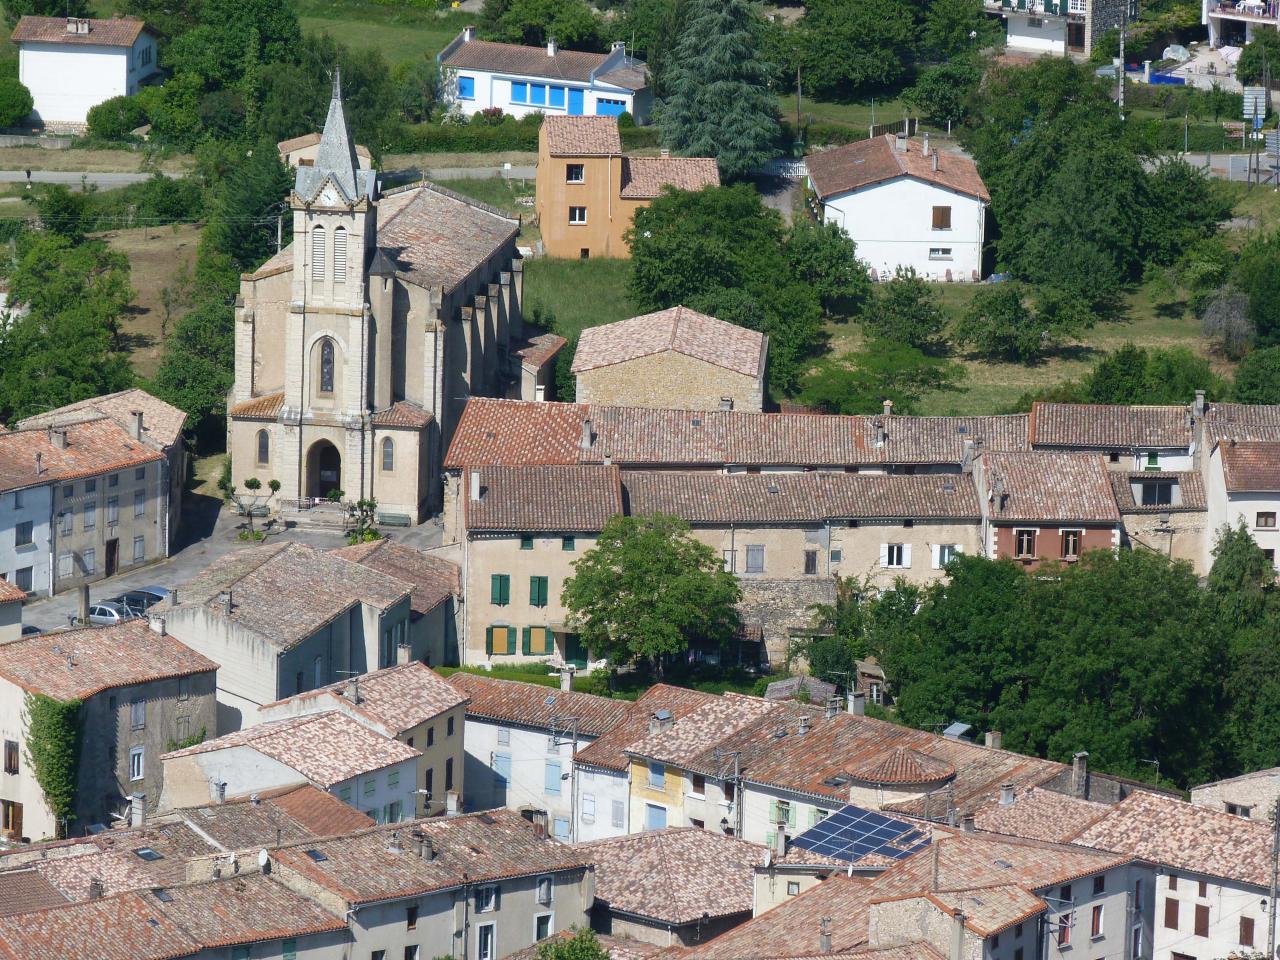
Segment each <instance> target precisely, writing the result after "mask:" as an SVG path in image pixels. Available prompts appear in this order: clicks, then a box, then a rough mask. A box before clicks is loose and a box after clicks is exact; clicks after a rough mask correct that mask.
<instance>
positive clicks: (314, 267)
mask: <svg viewBox="0 0 1280 960" xmlns="http://www.w3.org/2000/svg"><path fill="white" fill-rule="evenodd" d="M324 258H325V249H324V227H312V228H311V279H312V280H314V281H317V282H318V281H321V280H323V279H324Z"/></svg>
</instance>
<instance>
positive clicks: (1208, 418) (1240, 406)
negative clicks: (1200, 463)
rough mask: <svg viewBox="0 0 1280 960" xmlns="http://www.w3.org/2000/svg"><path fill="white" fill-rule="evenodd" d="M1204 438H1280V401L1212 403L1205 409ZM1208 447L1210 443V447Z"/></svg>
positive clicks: (1277, 439)
mask: <svg viewBox="0 0 1280 960" xmlns="http://www.w3.org/2000/svg"><path fill="white" fill-rule="evenodd" d="M1204 427H1205V433H1206V436H1207V440H1208V442H1209V443H1210V445H1212V442H1213V441H1214V440H1220V439H1234V440H1263V441H1267V442H1272V443H1274V442H1276V441H1280V404H1246V403H1215V404H1211V405H1210V406H1209V408H1208V409H1207V410H1206V411H1205V416H1204ZM1210 448H1211V446H1210Z"/></svg>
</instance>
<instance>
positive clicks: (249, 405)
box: [227, 390, 284, 420]
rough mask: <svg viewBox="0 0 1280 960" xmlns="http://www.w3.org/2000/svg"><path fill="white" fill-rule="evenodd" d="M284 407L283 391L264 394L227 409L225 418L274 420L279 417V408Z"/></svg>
mask: <svg viewBox="0 0 1280 960" xmlns="http://www.w3.org/2000/svg"><path fill="white" fill-rule="evenodd" d="M283 406H284V391H283V390H281V391H280V392H279V393H266V394H263V395H262V396H260V397H250V398H249V399H248V400H245V401H244V402H243V403H237V404H235V405H234V406H231V407H228V408H227V416H228V417H231V418H233V419H236V418H239V419H241V420H274V419H275V418H276V417H278V416H280V408H281V407H283Z"/></svg>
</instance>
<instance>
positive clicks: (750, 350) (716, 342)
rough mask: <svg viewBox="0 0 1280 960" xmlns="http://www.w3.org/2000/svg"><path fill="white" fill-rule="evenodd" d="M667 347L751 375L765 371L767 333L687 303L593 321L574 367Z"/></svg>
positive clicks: (583, 335)
mask: <svg viewBox="0 0 1280 960" xmlns="http://www.w3.org/2000/svg"><path fill="white" fill-rule="evenodd" d="M713 162H714V161H713ZM667 352H671V353H680V354H684V355H685V356H687V357H693V358H694V359H697V360H702V361H703V362H705V363H710V364H713V365H715V366H717V367H723V368H724V369H726V370H730V371H732V372H734V373H740V374H742V375H743V376H746V377H757V376H763V374H764V352H765V337H764V334H762V333H758V332H757V331H755V330H748V329H747V328H746V327H740V326H738V325H737V324H736V323H726V322H725V321H724V320H717V319H716V318H715V317H710V316H707V315H706V314H705V313H698V312H697V311H696V310H690V309H689V308H688V307H684V306H680V307H670V308H669V309H667V310H659V311H658V312H657V313H646V314H644V315H643V316H639V317H632V318H631V319H630V320H619V321H618V322H617V323H606V324H602V325H601V326H598V327H588V328H587V329H586V330H583V331H582V333H581V335H580V336H579V337H578V349H577V352H576V353H574V355H573V367H572V370H573V372H574V373H582V372H583V371H586V370H595V369H597V368H599V367H608V366H612V365H613V364H616V363H625V362H626V361H628V360H635V359H636V358H638V357H648V356H652V355H654V354H658V353H667Z"/></svg>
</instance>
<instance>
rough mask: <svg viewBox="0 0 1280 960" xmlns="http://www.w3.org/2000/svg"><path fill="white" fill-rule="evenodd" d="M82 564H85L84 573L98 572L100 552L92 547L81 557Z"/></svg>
mask: <svg viewBox="0 0 1280 960" xmlns="http://www.w3.org/2000/svg"><path fill="white" fill-rule="evenodd" d="M80 562H81V563H83V564H84V572H85V573H86V574H90V573H97V572H98V551H97V550H95V549H94V548H93V547H90V548H89V549H88V550H86V551H85V552H84V553H82V554H81V555H80Z"/></svg>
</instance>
